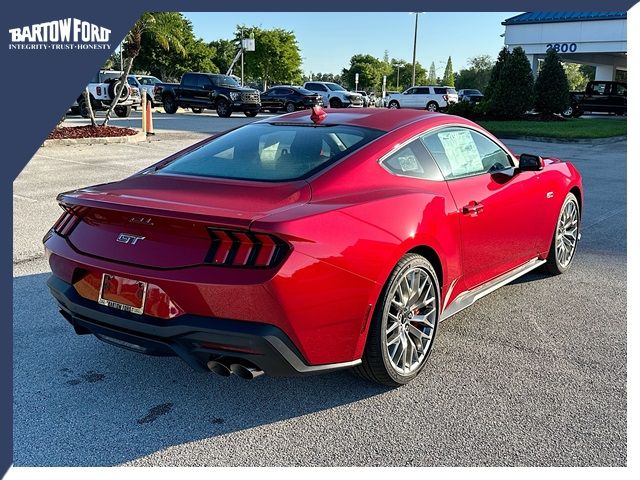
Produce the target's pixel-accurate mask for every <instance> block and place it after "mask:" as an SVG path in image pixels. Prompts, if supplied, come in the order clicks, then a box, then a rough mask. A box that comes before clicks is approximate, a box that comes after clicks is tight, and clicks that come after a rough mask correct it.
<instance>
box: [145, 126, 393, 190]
mask: <svg viewBox="0 0 640 480" xmlns="http://www.w3.org/2000/svg"><path fill="white" fill-rule="evenodd" d="M383 133H384V132H382V131H379V130H373V129H369V128H362V127H354V126H347V125H328V126H322V125H320V126H313V125H290V124H277V123H274V124H268V123H259V124H258V123H254V124H250V125H246V126H244V127H240V128H238V129H236V130H233V131H231V132H229V133H227V134H225V135H222V136H220V137H218V138H215V139H213V140H211V141H210V142H209V143H206V144H205V145H203V146H202V147H200V148H198V149H196V150H193V151H191V152H189V153H186V154H185V155H183V156H181V157H179V158H177V159H176V160H174V161H173V162H171V163H169V164H167V165H165V166H164V167H161V168H160V169H159V170H158V171H157V172H156V173H157V174H181V175H193V176H197V177H215V178H235V179H242V180H257V181H286V180H295V179H300V178H306V177H308V176H310V175H312V174H313V173H315V172H318V171H320V170H322V169H324V168H326V167H327V166H328V165H330V164H332V163H334V162H336V161H337V160H339V159H340V158H342V157H344V156H345V155H348V154H349V153H351V152H352V151H354V150H356V149H357V148H359V147H360V146H362V145H365V144H366V143H369V142H371V141H372V140H374V139H375V138H377V137H379V136H380V135H382V134H383Z"/></svg>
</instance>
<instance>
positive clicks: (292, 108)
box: [284, 102, 296, 113]
mask: <svg viewBox="0 0 640 480" xmlns="http://www.w3.org/2000/svg"><path fill="white" fill-rule="evenodd" d="M284 109H285V110H286V111H287V113H293V112H295V111H296V106H295V104H294V103H293V102H288V103H287V104H286V105H285V106H284Z"/></svg>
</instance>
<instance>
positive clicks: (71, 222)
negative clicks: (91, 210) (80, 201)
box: [53, 205, 86, 237]
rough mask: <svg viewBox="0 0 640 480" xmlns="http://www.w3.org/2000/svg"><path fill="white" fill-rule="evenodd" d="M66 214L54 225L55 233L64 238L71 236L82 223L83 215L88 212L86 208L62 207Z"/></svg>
mask: <svg viewBox="0 0 640 480" xmlns="http://www.w3.org/2000/svg"><path fill="white" fill-rule="evenodd" d="M60 206H61V207H62V209H63V210H64V213H63V214H62V215H60V218H59V219H58V221H57V222H56V223H55V224H54V225H53V231H54V232H56V233H57V234H58V235H60V236H62V237H66V236H67V235H69V234H70V233H71V232H72V231H73V229H74V228H76V226H77V225H78V223H80V220H81V214H82V212H83V211H85V210H86V208H85V207H80V206H73V207H69V206H66V205H60Z"/></svg>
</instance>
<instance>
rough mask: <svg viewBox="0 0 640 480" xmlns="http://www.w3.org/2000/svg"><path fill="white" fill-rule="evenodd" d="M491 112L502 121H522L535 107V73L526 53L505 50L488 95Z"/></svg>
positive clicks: (486, 94) (521, 50) (518, 48)
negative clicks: (520, 118)
mask: <svg viewBox="0 0 640 480" xmlns="http://www.w3.org/2000/svg"><path fill="white" fill-rule="evenodd" d="M485 98H486V101H487V102H488V107H489V108H488V111H489V113H490V114H492V115H494V116H496V117H498V118H519V117H521V116H522V115H523V114H524V113H525V112H526V111H527V110H529V109H531V107H532V106H533V73H532V72H531V65H530V64H529V60H528V59H527V56H526V54H525V53H524V50H523V49H522V48H520V47H516V48H514V49H513V51H512V52H509V50H508V49H507V48H506V47H505V48H504V49H502V50H501V51H500V54H499V55H498V61H497V62H496V64H495V65H494V67H493V70H492V71H491V79H490V80H489V85H488V86H487V90H486V92H485Z"/></svg>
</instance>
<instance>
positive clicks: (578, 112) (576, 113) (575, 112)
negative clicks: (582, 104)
mask: <svg viewBox="0 0 640 480" xmlns="http://www.w3.org/2000/svg"><path fill="white" fill-rule="evenodd" d="M582 115H584V111H583V110H580V109H579V108H578V107H575V108H574V109H573V118H578V117H581V116H582Z"/></svg>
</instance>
